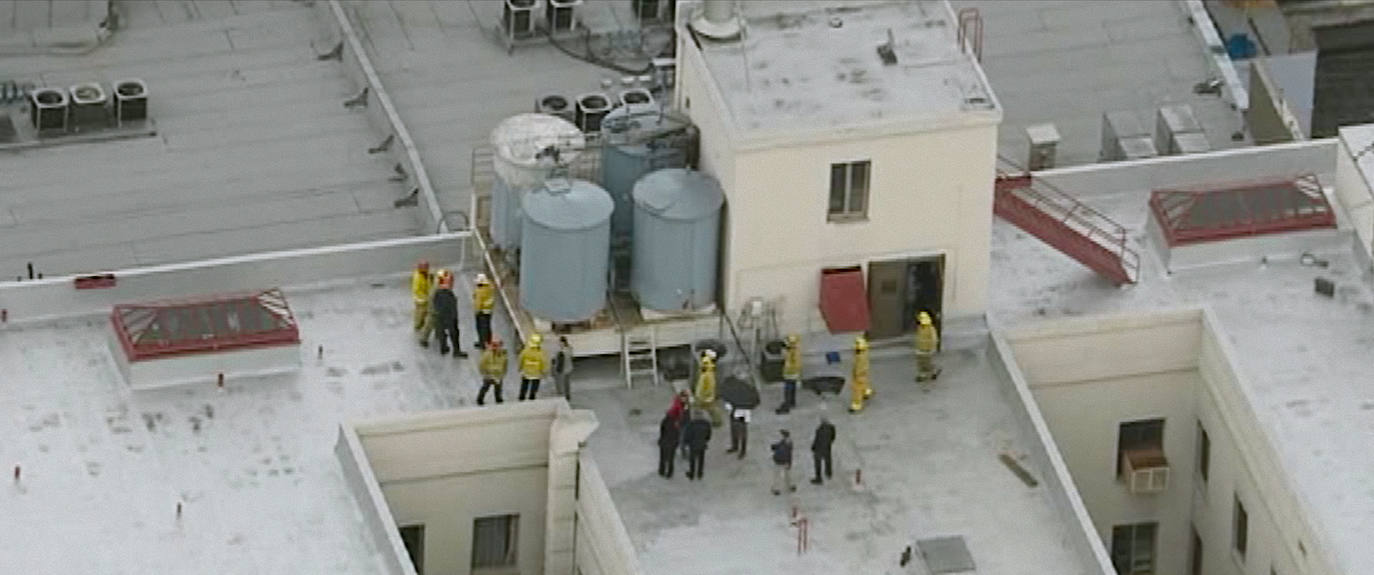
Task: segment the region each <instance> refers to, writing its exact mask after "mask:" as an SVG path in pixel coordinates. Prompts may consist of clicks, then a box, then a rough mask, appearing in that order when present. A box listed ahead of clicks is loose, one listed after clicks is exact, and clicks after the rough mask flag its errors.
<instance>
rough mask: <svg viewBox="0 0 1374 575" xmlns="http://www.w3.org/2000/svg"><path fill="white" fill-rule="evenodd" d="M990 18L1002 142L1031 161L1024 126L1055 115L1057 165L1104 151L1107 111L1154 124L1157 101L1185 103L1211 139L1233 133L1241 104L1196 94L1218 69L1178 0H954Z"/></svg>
mask: <svg viewBox="0 0 1374 575" xmlns="http://www.w3.org/2000/svg"><path fill="white" fill-rule="evenodd" d="M951 1H952V2H953V4H954V8H955V9H956V10H958V9H961V8H976V9H978V11H979V14H980V15H981V16H982V19H983V61H982V66H983V71H984V72H986V73H987V76H988V81H989V82H991V83H992V87H993V90H994V91H995V92H996V93H997V100H998V102H999V103H1000V104H1001V106H1002V108H1003V117H1002V126H1001V129H1000V130H999V136H1000V137H999V140H998V148H999V149H1000V150H1001V151H1002V152H1003V153H1005V154H1007V155H1008V156H1009V157H1012V158H1016V159H1018V161H1020V162H1021V163H1025V162H1026V154H1027V149H1028V141H1027V139H1026V134H1025V128H1026V127H1027V126H1030V125H1034V124H1040V123H1045V122H1052V123H1054V125H1055V126H1056V127H1057V128H1058V129H1059V133H1060V134H1061V135H1062V136H1063V139H1062V140H1061V141H1060V143H1059V146H1058V149H1057V150H1056V159H1057V164H1058V165H1060V166H1069V165H1079V164H1090V163H1094V162H1096V161H1097V158H1098V151H1099V148H1101V143H1102V114H1103V113H1106V112H1116V111H1129V112H1133V113H1134V114H1135V115H1136V116H1137V117H1138V118H1139V119H1140V121H1141V122H1142V123H1143V124H1144V126H1145V127H1146V128H1147V129H1150V130H1151V131H1153V128H1154V125H1155V113H1156V110H1158V109H1159V108H1160V107H1162V106H1165V105H1172V104H1188V105H1190V106H1192V108H1193V113H1194V115H1195V116H1196V117H1197V119H1198V121H1199V122H1200V123H1201V124H1202V126H1203V130H1204V131H1205V132H1206V134H1207V141H1208V142H1209V143H1210V144H1211V145H1212V149H1214V150H1219V149H1225V148H1233V147H1238V146H1248V145H1250V143H1249V139H1248V138H1247V139H1245V140H1243V141H1240V142H1234V141H1232V140H1231V134H1232V132H1234V131H1237V130H1241V129H1242V125H1243V123H1242V121H1241V118H1240V114H1239V113H1238V112H1235V111H1234V110H1232V109H1231V106H1230V104H1228V103H1227V102H1226V101H1225V100H1223V99H1222V98H1220V97H1218V96H1213V95H1206V94H1194V93H1193V85H1194V84H1197V83H1198V82H1202V81H1204V80H1206V79H1208V78H1209V77H1211V76H1212V72H1210V71H1209V70H1208V64H1207V58H1208V54H1207V51H1206V48H1205V47H1204V45H1203V43H1202V41H1201V40H1199V39H1198V37H1197V35H1196V33H1195V32H1194V31H1193V29H1192V25H1191V24H1189V23H1188V21H1187V19H1186V17H1185V15H1184V13H1183V10H1182V7H1181V4H1182V2H1176V1H1173V0H1131V1H1121V0H951Z"/></svg>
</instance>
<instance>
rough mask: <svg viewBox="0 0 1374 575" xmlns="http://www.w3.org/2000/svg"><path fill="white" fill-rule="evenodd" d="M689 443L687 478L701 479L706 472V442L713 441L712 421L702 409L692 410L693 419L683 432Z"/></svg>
mask: <svg viewBox="0 0 1374 575" xmlns="http://www.w3.org/2000/svg"><path fill="white" fill-rule="evenodd" d="M682 441H683V442H684V443H686V444H687V462H688V465H687V479H701V476H702V475H703V474H704V473H705V472H706V444H707V443H709V442H710V441H711V422H710V421H707V419H706V415H705V414H704V413H702V412H701V411H700V410H693V411H692V419H691V420H690V421H688V422H687V426H686V428H685V429H684V430H683V432H682Z"/></svg>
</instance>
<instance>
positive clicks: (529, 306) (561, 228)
mask: <svg viewBox="0 0 1374 575" xmlns="http://www.w3.org/2000/svg"><path fill="white" fill-rule="evenodd" d="M614 207H615V205H614V204H613V203H612V202H611V196H610V194H607V193H606V190H604V189H602V188H601V187H600V186H597V185H596V184H593V183H591V182H587V181H583V180H567V179H562V178H555V179H552V180H548V181H546V182H545V183H544V185H543V186H541V187H540V188H539V189H536V190H534V191H532V192H530V193H528V194H526V195H525V201H524V215H525V219H524V223H523V224H522V225H521V230H520V235H521V239H520V245H521V248H520V251H521V255H520V306H521V307H523V308H524V309H525V310H526V311H528V312H529V313H530V314H531V315H533V316H534V317H537V318H539V319H542V320H546V321H550V322H554V323H574V322H580V321H586V320H589V319H592V318H594V317H596V314H597V313H598V312H600V311H601V309H602V308H603V307H605V305H606V265H607V262H608V256H609V250H610V240H611V211H612V210H613V209H614Z"/></svg>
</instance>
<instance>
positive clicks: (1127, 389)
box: [1012, 312, 1201, 575]
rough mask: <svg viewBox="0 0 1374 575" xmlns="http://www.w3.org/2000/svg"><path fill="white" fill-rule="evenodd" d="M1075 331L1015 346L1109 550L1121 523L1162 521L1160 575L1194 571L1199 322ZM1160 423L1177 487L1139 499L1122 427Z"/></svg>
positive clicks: (1111, 321)
mask: <svg viewBox="0 0 1374 575" xmlns="http://www.w3.org/2000/svg"><path fill="white" fill-rule="evenodd" d="M1075 327H1076V328H1078V329H1072V330H1062V331H1061V330H1056V329H1046V330H1044V331H1042V332H1040V333H1037V334H1034V335H1029V334H1028V335H1026V336H1024V337H1022V338H1019V339H1017V340H1014V342H1013V344H1012V345H1013V347H1014V349H1015V350H1016V352H1015V353H1016V357H1017V360H1018V363H1019V364H1020V365H1021V367H1022V368H1023V370H1024V372H1025V373H1026V374H1027V375H1028V376H1029V380H1028V381H1029V385H1030V388H1031V392H1032V394H1033V395H1034V397H1035V401H1036V403H1037V404H1039V406H1040V410H1041V412H1042V413H1043V414H1044V416H1045V421H1046V423H1047V424H1048V425H1049V428H1050V432H1051V433H1052V434H1053V435H1054V441H1055V443H1056V444H1057V445H1058V447H1059V450H1060V452H1061V453H1063V455H1064V461H1065V463H1066V464H1067V465H1068V467H1069V470H1070V473H1072V475H1073V480H1074V484H1075V485H1077V487H1078V491H1079V494H1080V495H1081V496H1082V497H1083V501H1084V502H1085V504H1086V505H1087V508H1088V514H1089V515H1090V516H1091V517H1092V519H1093V525H1094V526H1095V527H1096V528H1097V532H1098V535H1099V536H1101V537H1102V541H1103V544H1104V545H1106V546H1107V547H1108V549H1110V546H1111V536H1112V527H1113V526H1116V525H1123V524H1130V523H1142V522H1149V521H1155V522H1158V523H1159V531H1158V532H1157V533H1156V545H1157V547H1156V549H1157V550H1158V551H1157V555H1156V568H1157V573H1158V575H1185V574H1186V573H1187V571H1186V567H1187V563H1186V561H1187V559H1188V555H1187V553H1186V550H1187V549H1188V538H1189V532H1188V515H1189V511H1190V509H1191V504H1192V491H1191V489H1190V488H1189V484H1188V481H1187V480H1188V478H1190V477H1191V473H1192V469H1193V462H1194V461H1195V458H1196V454H1195V449H1194V444H1195V438H1196V436H1195V434H1194V428H1195V425H1196V424H1195V423H1194V422H1195V421H1196V420H1195V417H1194V412H1193V405H1194V397H1195V395H1196V392H1195V390H1196V388H1197V387H1198V386H1199V385H1200V383H1201V376H1200V375H1199V374H1198V371H1197V369H1196V366H1197V347H1198V342H1199V337H1200V333H1201V327H1200V324H1199V322H1198V316H1197V314H1196V313H1194V312H1185V313H1177V314H1165V315H1163V316H1159V317H1150V318H1149V319H1147V320H1142V319H1140V318H1127V317H1115V318H1103V319H1102V320H1101V321H1100V322H1098V323H1097V324H1096V325H1092V326H1075ZM1153 418H1162V419H1164V420H1165V423H1164V453H1165V456H1166V457H1167V458H1168V460H1169V465H1170V472H1171V477H1170V484H1169V487H1168V489H1166V490H1165V491H1164V492H1163V493H1159V494H1155V495H1135V494H1132V493H1131V492H1130V490H1129V489H1128V488H1127V485H1126V483H1125V482H1123V481H1121V480H1119V479H1118V478H1117V475H1116V454H1117V436H1118V429H1119V426H1120V424H1121V423H1123V422H1126V421H1135V420H1140V419H1153ZM1178 550H1181V551H1178Z"/></svg>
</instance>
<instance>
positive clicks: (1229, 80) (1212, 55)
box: [1179, 0, 1250, 112]
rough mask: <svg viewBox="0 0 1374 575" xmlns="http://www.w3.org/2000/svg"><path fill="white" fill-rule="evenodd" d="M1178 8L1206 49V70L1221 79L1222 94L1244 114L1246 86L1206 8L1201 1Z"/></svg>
mask: <svg viewBox="0 0 1374 575" xmlns="http://www.w3.org/2000/svg"><path fill="white" fill-rule="evenodd" d="M1179 6H1180V8H1182V10H1183V13H1184V14H1185V15H1186V16H1188V19H1189V20H1190V21H1191V22H1192V23H1193V32H1194V33H1195V34H1197V36H1198V39H1199V40H1202V44H1203V47H1204V48H1206V51H1207V63H1208V68H1209V69H1210V70H1211V71H1212V73H1213V74H1216V75H1217V77H1219V78H1220V79H1221V82H1222V93H1223V94H1225V95H1226V96H1227V99H1228V100H1230V101H1231V103H1232V104H1233V105H1235V107H1236V109H1237V110H1240V111H1242V112H1244V111H1245V110H1247V109H1249V108H1250V95H1249V92H1248V90H1247V89H1246V85H1245V84H1243V83H1241V79H1240V75H1239V74H1237V73H1236V67H1235V65H1234V64H1233V63H1232V62H1231V56H1230V55H1229V54H1227V53H1226V46H1225V45H1224V44H1222V39H1221V36H1220V35H1219V34H1217V27H1216V25H1215V24H1213V23H1212V15H1211V14H1208V13H1207V7H1206V6H1204V5H1203V3H1202V0H1181V1H1180V2H1179Z"/></svg>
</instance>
